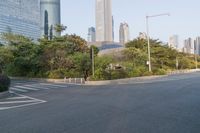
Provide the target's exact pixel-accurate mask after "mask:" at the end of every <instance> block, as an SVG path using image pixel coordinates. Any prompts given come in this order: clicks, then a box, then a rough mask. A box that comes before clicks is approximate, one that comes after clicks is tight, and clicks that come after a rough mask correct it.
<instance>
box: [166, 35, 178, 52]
mask: <svg viewBox="0 0 200 133" xmlns="http://www.w3.org/2000/svg"><path fill="white" fill-rule="evenodd" d="M168 45H169V47H170V48H173V49H176V50H178V47H179V38H178V35H173V36H171V37H170V38H169V42H168Z"/></svg>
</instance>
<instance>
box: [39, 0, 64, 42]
mask: <svg viewBox="0 0 200 133" xmlns="http://www.w3.org/2000/svg"><path fill="white" fill-rule="evenodd" d="M40 17H41V19H40V20H41V23H40V24H41V25H40V29H41V36H46V37H48V38H50V39H52V38H53V36H60V35H61V33H60V32H58V31H56V30H55V27H56V25H60V23H61V22H60V21H61V16H60V0H41V1H40Z"/></svg>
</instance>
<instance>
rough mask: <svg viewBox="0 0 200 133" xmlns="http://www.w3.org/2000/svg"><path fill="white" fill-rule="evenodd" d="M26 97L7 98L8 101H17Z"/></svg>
mask: <svg viewBox="0 0 200 133" xmlns="http://www.w3.org/2000/svg"><path fill="white" fill-rule="evenodd" d="M24 98H26V97H10V98H6V99H8V100H17V99H24Z"/></svg>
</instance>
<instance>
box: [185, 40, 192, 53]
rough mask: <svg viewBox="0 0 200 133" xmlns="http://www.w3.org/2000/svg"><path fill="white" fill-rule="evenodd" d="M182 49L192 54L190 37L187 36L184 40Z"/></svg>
mask: <svg viewBox="0 0 200 133" xmlns="http://www.w3.org/2000/svg"><path fill="white" fill-rule="evenodd" d="M183 49H184V51H183V52H185V53H188V54H194V41H193V39H192V38H188V39H186V40H185V41H184V48H183Z"/></svg>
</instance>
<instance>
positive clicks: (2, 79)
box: [0, 75, 10, 92]
mask: <svg viewBox="0 0 200 133" xmlns="http://www.w3.org/2000/svg"><path fill="white" fill-rule="evenodd" d="M9 87H10V79H9V78H8V77H7V76H5V75H0V92H4V91H8V90H9Z"/></svg>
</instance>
